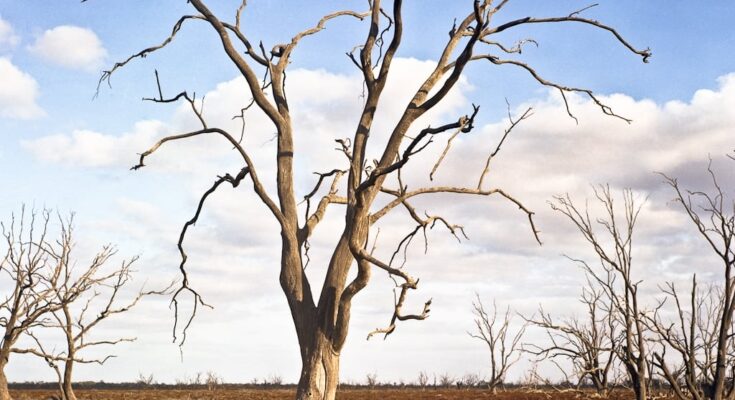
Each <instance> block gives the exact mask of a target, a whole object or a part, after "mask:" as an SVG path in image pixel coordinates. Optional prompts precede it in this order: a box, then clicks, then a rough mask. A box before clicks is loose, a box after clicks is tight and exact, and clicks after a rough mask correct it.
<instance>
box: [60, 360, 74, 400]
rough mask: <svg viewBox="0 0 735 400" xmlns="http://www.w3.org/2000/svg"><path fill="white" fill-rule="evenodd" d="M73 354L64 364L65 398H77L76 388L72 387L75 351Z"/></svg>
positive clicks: (62, 387)
mask: <svg viewBox="0 0 735 400" xmlns="http://www.w3.org/2000/svg"><path fill="white" fill-rule="evenodd" d="M71 354H72V355H71V356H70V357H69V359H68V360H66V362H65V364H64V381H63V383H62V386H61V390H62V393H61V394H62V399H63V400H77V396H76V395H75V394H74V389H73V388H72V387H71V382H72V371H73V369H74V360H72V358H73V357H74V355H73V353H71Z"/></svg>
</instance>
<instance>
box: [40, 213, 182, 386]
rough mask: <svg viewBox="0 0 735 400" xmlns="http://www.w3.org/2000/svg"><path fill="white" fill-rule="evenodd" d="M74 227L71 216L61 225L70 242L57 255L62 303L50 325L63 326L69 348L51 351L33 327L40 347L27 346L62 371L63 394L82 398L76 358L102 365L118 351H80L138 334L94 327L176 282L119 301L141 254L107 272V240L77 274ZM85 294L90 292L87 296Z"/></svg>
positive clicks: (58, 292)
mask: <svg viewBox="0 0 735 400" xmlns="http://www.w3.org/2000/svg"><path fill="white" fill-rule="evenodd" d="M72 230H73V229H72V225H71V221H69V223H68V225H67V226H66V227H64V228H63V229H62V238H61V240H60V243H61V244H62V246H63V247H64V248H65V256H64V257H59V258H58V259H57V260H56V262H57V264H58V265H59V267H60V268H61V275H60V278H59V280H58V282H56V284H55V285H54V286H53V292H54V294H53V296H54V297H55V300H56V301H57V302H58V303H59V304H60V305H61V307H60V309H58V310H56V311H54V312H52V313H51V315H52V317H53V320H54V321H53V322H51V323H50V324H47V325H46V326H48V327H54V328H59V329H60V330H61V331H62V332H63V334H64V344H65V350H64V351H61V352H59V353H57V354H53V353H51V352H48V351H46V350H45V349H44V347H43V346H42V344H41V341H40V340H38V339H37V337H36V336H35V335H33V334H31V333H29V334H31V336H33V338H34V339H36V343H37V344H38V348H37V349H31V350H27V351H29V352H31V353H33V354H35V355H37V356H40V357H43V358H44V359H45V360H46V361H47V362H48V363H49V366H51V368H53V369H54V370H55V372H56V374H57V376H58V377H59V383H60V387H61V390H62V393H61V396H62V397H61V398H62V400H76V398H77V397H76V395H75V394H74V389H73V387H72V382H73V371H74V365H75V364H77V363H81V364H100V365H102V364H104V363H105V362H106V361H107V360H109V359H110V358H113V357H115V356H114V355H112V354H108V355H105V356H103V357H97V358H88V357H83V356H81V355H80V353H81V352H84V351H85V350H87V349H90V348H93V347H100V346H114V345H116V344H119V343H123V342H132V341H135V338H132V337H125V338H113V339H95V340H90V339H89V336H90V332H91V331H92V330H93V329H94V328H95V327H96V326H98V324H99V323H101V322H103V321H104V320H106V319H107V318H109V317H112V316H115V315H118V314H122V313H125V312H127V311H129V310H131V309H132V308H133V307H135V306H136V305H137V304H138V302H139V301H140V300H141V299H142V298H143V297H145V296H150V295H163V294H170V291H169V290H170V289H171V287H173V284H171V285H169V287H168V288H165V289H163V290H148V291H146V290H142V289H141V290H140V291H138V292H137V294H135V296H134V297H133V298H132V299H131V300H129V301H128V302H127V303H124V304H119V303H120V301H119V295H120V293H121V291H122V290H123V289H124V288H125V287H126V286H128V285H129V283H130V282H131V279H132V273H133V271H132V270H131V266H132V265H133V263H134V262H135V261H136V260H137V257H135V258H132V259H130V260H126V261H122V263H121V264H120V267H119V268H118V269H115V270H113V271H111V272H107V273H103V271H102V267H103V266H104V265H105V264H106V263H107V261H108V260H109V259H110V257H112V256H113V255H114V254H115V253H116V251H115V249H114V248H113V247H110V246H106V247H104V248H103V249H102V251H100V252H99V253H98V254H97V255H96V256H95V260H94V262H93V264H92V265H93V268H89V269H87V270H85V271H82V273H81V274H76V273H75V271H74V266H73V265H72V264H71V261H70V257H69V255H70V253H71V249H72V247H73V245H74V243H73V241H72ZM54 257H55V256H54ZM84 295H86V299H84V297H85V296H84ZM81 300H84V302H83V304H80V307H73V306H74V305H76V304H77V303H81ZM95 306H96V307H97V308H95ZM59 364H63V368H61V367H59Z"/></svg>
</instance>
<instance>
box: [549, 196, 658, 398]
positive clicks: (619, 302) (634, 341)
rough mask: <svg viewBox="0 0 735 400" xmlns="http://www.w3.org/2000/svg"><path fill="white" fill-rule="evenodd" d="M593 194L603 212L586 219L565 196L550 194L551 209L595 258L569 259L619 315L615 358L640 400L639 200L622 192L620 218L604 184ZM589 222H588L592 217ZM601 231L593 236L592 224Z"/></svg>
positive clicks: (644, 366) (643, 373) (644, 383)
mask: <svg viewBox="0 0 735 400" xmlns="http://www.w3.org/2000/svg"><path fill="white" fill-rule="evenodd" d="M595 197H596V198H597V200H598V201H599V203H600V204H601V205H602V206H603V208H604V216H603V217H600V218H597V219H594V220H593V219H592V217H590V214H589V210H588V209H584V210H580V209H579V208H577V207H576V206H575V205H574V203H573V202H572V200H571V198H570V197H569V195H566V196H564V197H561V196H558V197H555V201H554V202H552V203H551V207H552V209H554V210H555V211H558V212H560V213H562V214H564V215H565V216H566V217H567V218H568V219H569V220H571V221H572V222H573V223H574V225H575V226H576V227H577V229H578V230H579V232H580V233H581V234H582V236H583V237H584V239H585V240H586V241H587V242H588V243H589V244H590V245H591V246H592V248H593V249H594V252H595V254H596V255H597V257H598V261H599V263H600V265H599V267H593V266H591V265H590V264H588V263H587V262H586V261H584V260H581V259H573V260H574V261H575V262H577V263H579V264H580V265H581V266H582V267H583V269H584V270H585V271H586V273H587V274H588V276H589V277H590V279H591V280H592V282H593V283H594V284H596V285H597V287H599V288H600V289H601V290H602V292H603V293H604V295H605V296H606V297H607V300H606V301H607V302H609V304H610V307H611V308H612V311H611V312H613V314H614V316H615V317H616V318H618V319H619V320H620V330H621V334H622V339H620V341H619V343H618V344H617V346H616V347H615V351H616V352H617V356H618V358H619V359H620V360H621V361H622V363H623V365H624V366H625V369H626V372H627V373H628V377H629V378H630V381H631V385H632V386H633V390H634V392H635V396H636V399H638V400H645V399H646V396H647V394H646V392H647V389H648V379H649V377H648V374H647V371H648V355H647V352H646V326H645V324H644V322H643V315H644V312H643V311H644V310H643V309H642V308H641V305H640V304H639V301H638V285H639V283H640V282H639V281H637V280H636V279H635V278H634V276H633V273H632V267H633V264H632V250H633V230H634V228H635V224H636V220H637V219H638V214H639V212H640V207H641V206H640V205H637V204H636V200H635V198H634V196H633V193H632V191H630V190H624V191H623V208H622V214H623V216H622V218H621V217H620V216H619V215H618V214H617V213H618V211H620V210H618V209H617V208H616V205H615V202H614V199H613V196H612V194H611V193H610V187H609V186H600V187H598V188H595ZM593 221H594V222H593ZM598 226H599V227H601V228H602V231H603V235H604V236H602V237H601V236H598V233H597V231H598V229H596V228H597V227H598Z"/></svg>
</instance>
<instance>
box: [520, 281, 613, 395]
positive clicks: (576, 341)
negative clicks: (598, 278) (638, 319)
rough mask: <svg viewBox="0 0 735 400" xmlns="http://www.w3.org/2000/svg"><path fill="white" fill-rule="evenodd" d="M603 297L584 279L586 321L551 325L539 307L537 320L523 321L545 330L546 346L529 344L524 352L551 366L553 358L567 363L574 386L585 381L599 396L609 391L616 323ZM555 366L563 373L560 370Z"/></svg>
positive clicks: (583, 297)
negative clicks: (590, 383) (547, 361)
mask: <svg viewBox="0 0 735 400" xmlns="http://www.w3.org/2000/svg"><path fill="white" fill-rule="evenodd" d="M605 298H606V296H605V294H604V291H603V290H602V289H598V288H596V287H595V285H594V284H593V283H592V282H590V281H589V280H588V285H587V287H585V288H583V290H582V295H581V297H580V301H581V302H582V304H584V306H585V308H586V309H587V315H586V317H587V318H585V319H582V320H580V319H579V318H576V317H572V318H570V319H568V320H565V321H561V322H559V321H556V322H555V321H554V319H553V318H552V317H551V315H550V314H548V313H547V312H545V311H544V309H543V307H539V316H538V318H535V319H534V318H531V319H527V321H528V322H529V323H531V324H533V325H534V326H537V327H539V328H543V329H545V330H546V335H547V337H548V340H549V344H548V345H544V346H540V345H537V344H533V343H529V344H524V347H523V350H524V351H525V352H527V353H530V354H533V355H535V356H538V357H539V358H540V360H544V359H550V360H551V361H552V362H554V363H555V364H557V361H556V360H557V359H566V360H568V361H569V362H571V364H572V367H573V370H574V374H575V375H576V377H577V387H579V386H580V385H581V384H582V383H583V381H584V380H585V379H587V378H589V380H590V381H591V382H592V385H593V386H594V387H595V390H597V392H598V393H599V394H601V395H603V396H604V395H607V393H608V391H609V389H610V386H609V384H610V380H609V375H610V370H611V369H612V368H613V365H614V364H615V351H614V349H615V348H616V346H617V335H618V332H617V320H616V318H615V316H614V313H613V312H612V309H611V307H610V304H606V303H605V302H604V301H603V300H604V299H605ZM557 366H558V367H559V369H560V370H562V371H563V372H564V369H563V367H561V366H560V365H558V364H557Z"/></svg>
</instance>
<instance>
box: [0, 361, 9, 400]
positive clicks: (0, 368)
mask: <svg viewBox="0 0 735 400" xmlns="http://www.w3.org/2000/svg"><path fill="white" fill-rule="evenodd" d="M5 364H6V363H5V362H4V360H3V362H0V400H11V397H10V392H9V391H8V378H7V377H6V376H5Z"/></svg>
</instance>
